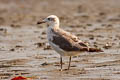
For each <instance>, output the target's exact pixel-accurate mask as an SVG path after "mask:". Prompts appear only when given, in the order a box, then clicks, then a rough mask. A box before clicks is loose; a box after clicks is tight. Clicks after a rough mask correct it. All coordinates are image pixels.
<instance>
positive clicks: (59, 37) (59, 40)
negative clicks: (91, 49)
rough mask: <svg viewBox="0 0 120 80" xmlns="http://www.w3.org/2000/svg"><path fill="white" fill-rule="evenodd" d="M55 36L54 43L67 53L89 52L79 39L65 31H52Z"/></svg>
mask: <svg viewBox="0 0 120 80" xmlns="http://www.w3.org/2000/svg"><path fill="white" fill-rule="evenodd" d="M52 32H53V33H54V34H55V35H54V36H53V40H52V42H53V43H54V44H56V45H58V46H59V47H60V48H61V49H63V50H65V51H88V46H87V45H86V44H85V43H83V42H82V41H80V40H79V39H78V38H77V37H75V36H72V35H71V34H69V33H67V32H64V31H60V30H59V31H55V30H52Z"/></svg>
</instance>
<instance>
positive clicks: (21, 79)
mask: <svg viewBox="0 0 120 80" xmlns="http://www.w3.org/2000/svg"><path fill="white" fill-rule="evenodd" d="M11 80H32V79H30V78H26V77H22V76H18V77H14V78H12V79H11Z"/></svg>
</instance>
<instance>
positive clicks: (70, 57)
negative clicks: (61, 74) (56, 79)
mask: <svg viewBox="0 0 120 80" xmlns="http://www.w3.org/2000/svg"><path fill="white" fill-rule="evenodd" d="M70 63H71V56H70V58H69V65H68V70H69V69H70Z"/></svg>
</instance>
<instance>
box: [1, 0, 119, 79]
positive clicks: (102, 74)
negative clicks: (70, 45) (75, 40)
mask: <svg viewBox="0 0 120 80" xmlns="http://www.w3.org/2000/svg"><path fill="white" fill-rule="evenodd" d="M53 3H54V4H53ZM119 4H120V1H119V0H116V1H115V0H109V2H108V0H60V1H58V0H0V78H1V79H0V80H10V79H11V78H13V77H15V76H20V75H21V76H25V77H30V78H32V79H33V80H120V13H119V12H120V5H119ZM51 14H55V15H57V16H59V18H60V20H61V28H63V29H65V30H67V31H69V32H72V33H73V34H75V35H77V36H78V37H79V38H80V39H81V40H83V41H86V42H89V43H90V44H91V46H92V47H99V48H102V49H103V50H104V52H101V53H83V54H80V55H79V56H75V57H73V58H72V63H71V69H70V70H69V71H68V70H66V69H67V66H68V57H64V59H63V60H64V66H63V68H64V70H63V71H62V72H61V71H59V69H60V64H59V54H57V53H56V52H55V51H54V50H53V49H51V48H50V46H49V45H48V42H47V39H46V28H47V27H46V25H44V24H43V25H36V23H37V21H39V20H41V19H42V18H45V17H46V16H48V15H51Z"/></svg>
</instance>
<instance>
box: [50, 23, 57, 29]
mask: <svg viewBox="0 0 120 80" xmlns="http://www.w3.org/2000/svg"><path fill="white" fill-rule="evenodd" d="M48 28H51V29H59V23H55V24H50V25H48Z"/></svg>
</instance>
